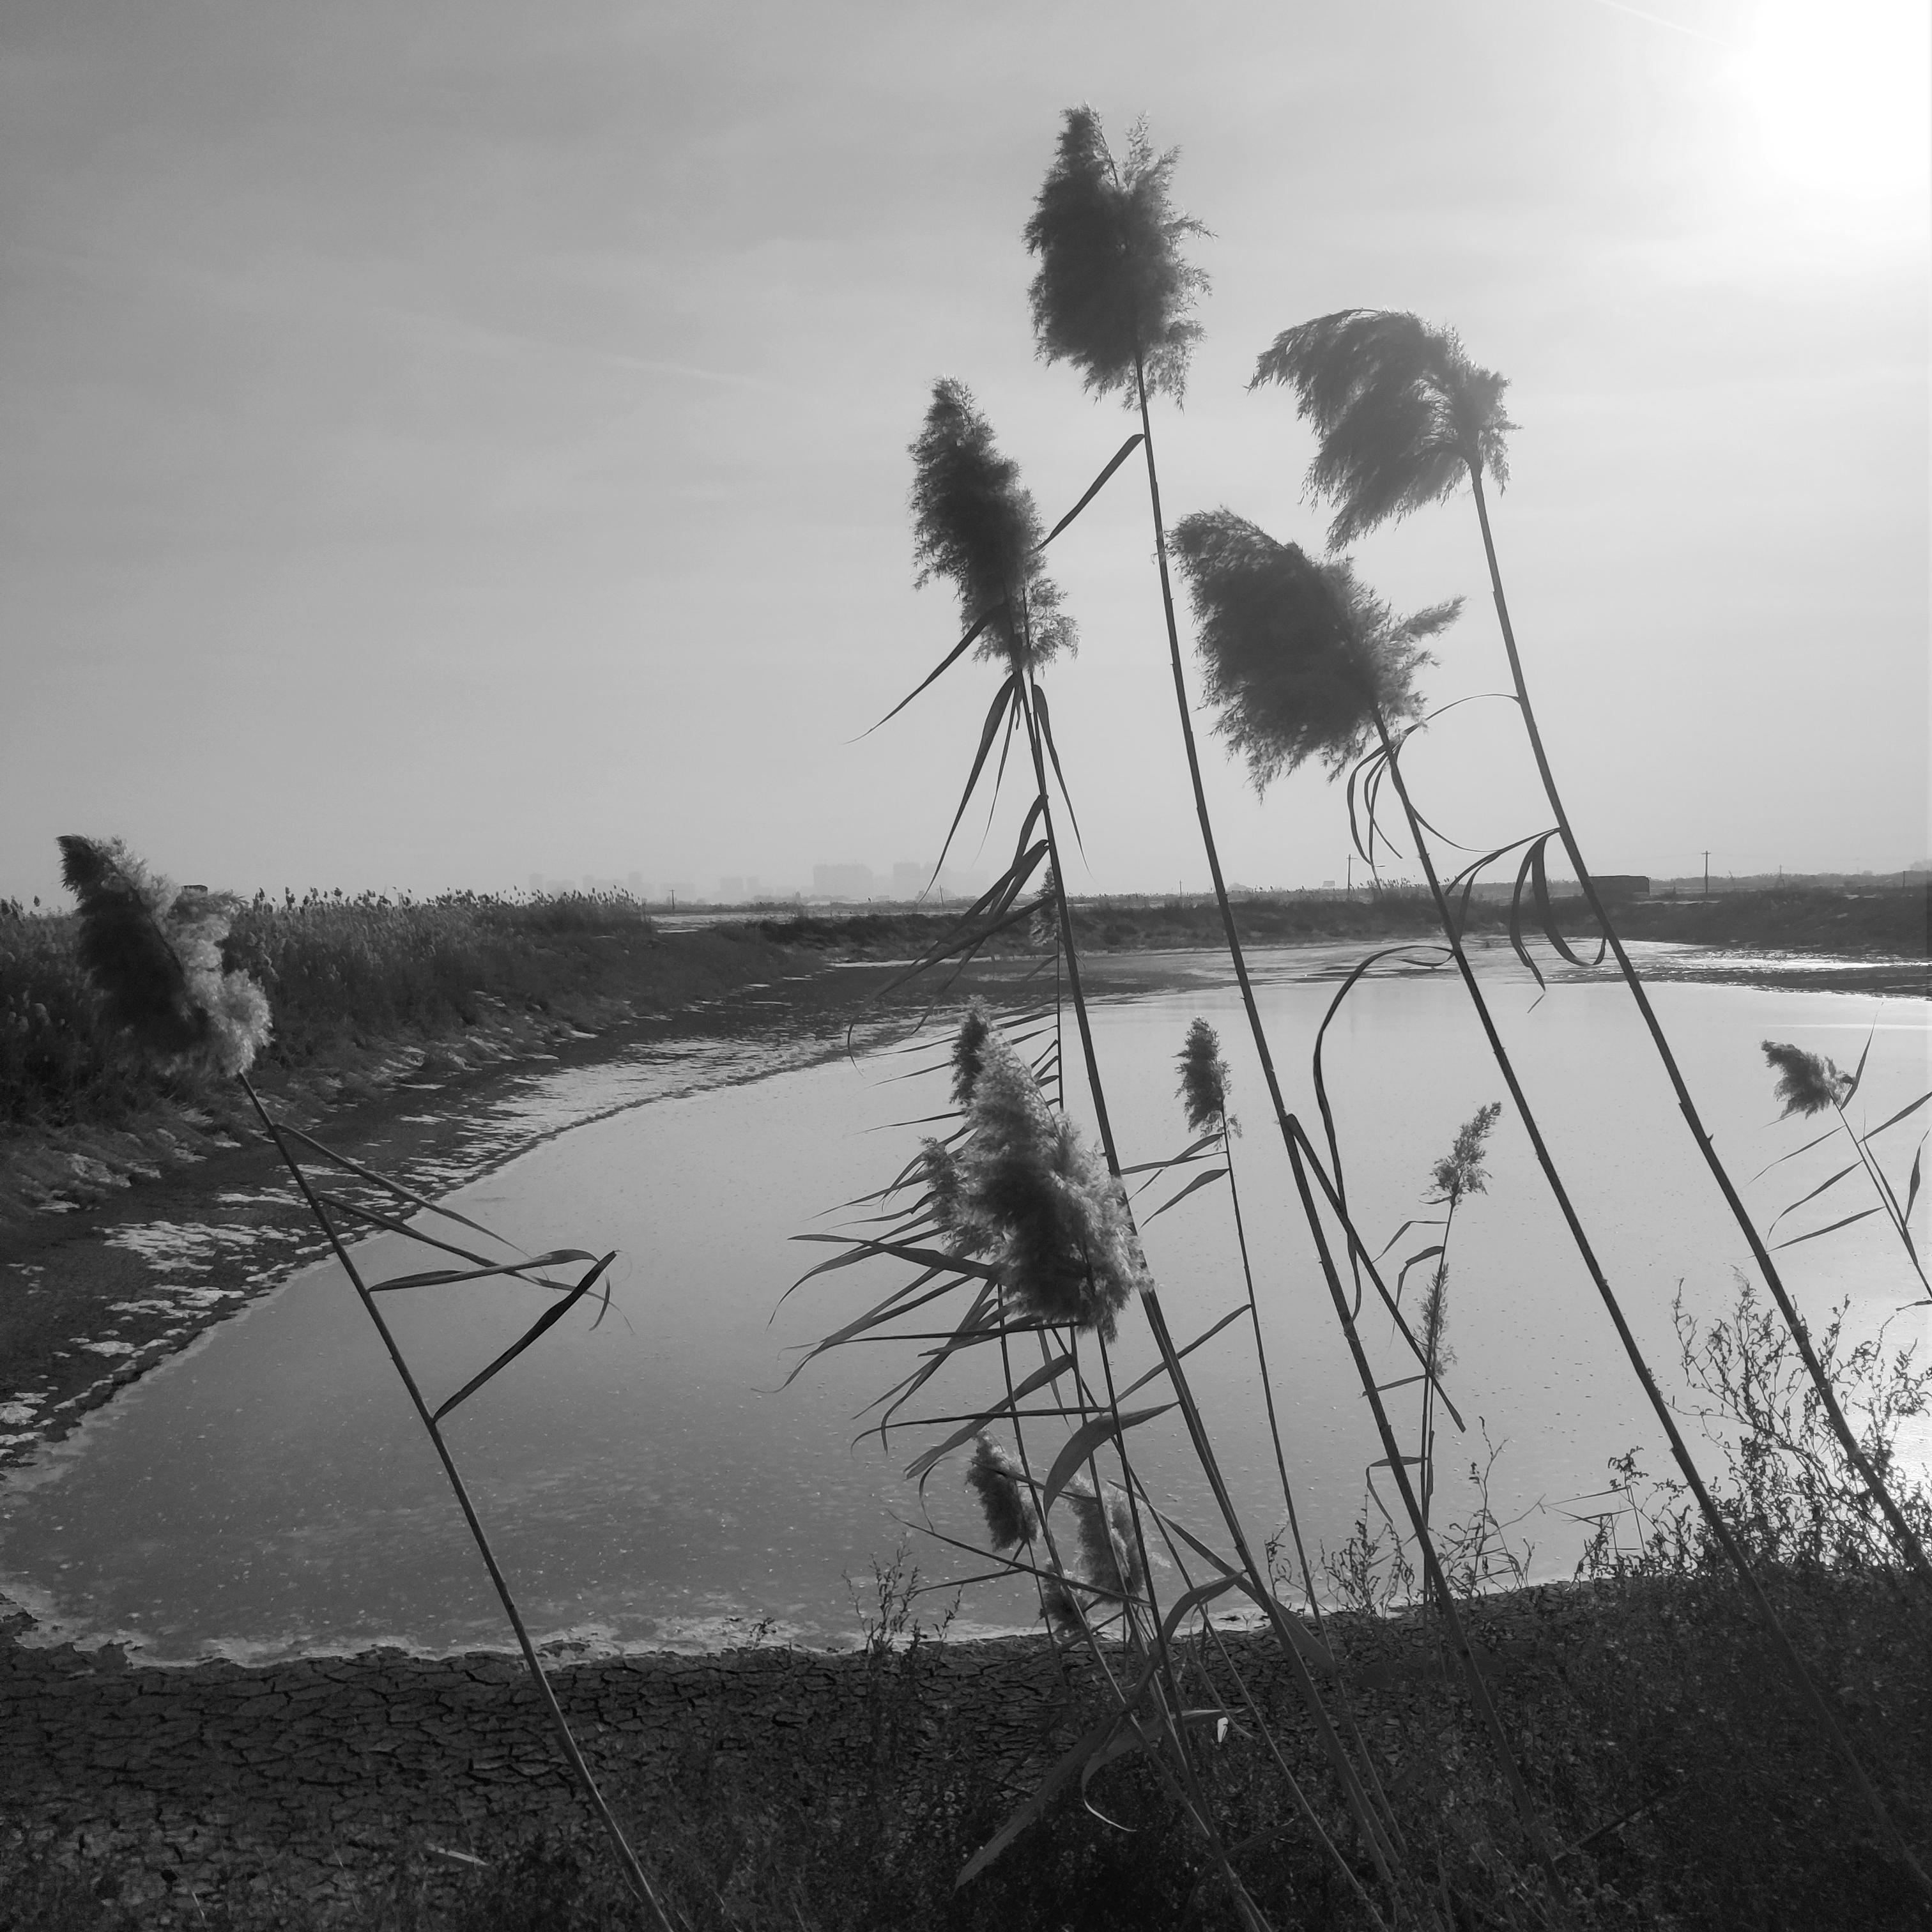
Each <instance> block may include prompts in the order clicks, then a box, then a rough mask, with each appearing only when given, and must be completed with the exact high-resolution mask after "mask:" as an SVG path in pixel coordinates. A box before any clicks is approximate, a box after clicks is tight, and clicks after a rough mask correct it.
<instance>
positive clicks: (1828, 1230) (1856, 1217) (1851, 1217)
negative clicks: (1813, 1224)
mask: <svg viewBox="0 0 1932 1932" xmlns="http://www.w3.org/2000/svg"><path fill="white" fill-rule="evenodd" d="M1880 1212H1882V1210H1880V1209H1879V1208H1861V1209H1860V1210H1859V1211H1858V1213H1857V1214H1847V1215H1846V1217H1845V1218H1844V1219H1843V1220H1842V1221H1834V1222H1833V1223H1832V1224H1831V1225H1830V1226H1829V1227H1825V1228H1814V1229H1812V1230H1811V1232H1810V1233H1809V1234H1808V1235H1793V1236H1792V1238H1790V1241H1780V1242H1779V1243H1778V1244H1777V1245H1778V1247H1781V1248H1795V1247H1797V1246H1798V1244H1799V1243H1800V1242H1801V1241H1817V1238H1819V1236H1820V1235H1835V1234H1836V1233H1837V1232H1838V1230H1839V1229H1841V1228H1849V1226H1851V1225H1852V1223H1853V1222H1854V1221H1862V1220H1864V1218H1865V1217H1866V1216H1867V1214H1879V1213H1880Z"/></svg>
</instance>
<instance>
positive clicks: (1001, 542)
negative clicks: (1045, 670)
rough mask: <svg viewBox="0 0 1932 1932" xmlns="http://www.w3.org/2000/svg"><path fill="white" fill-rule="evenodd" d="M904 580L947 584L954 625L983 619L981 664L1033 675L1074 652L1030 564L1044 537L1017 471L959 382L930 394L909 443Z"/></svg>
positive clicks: (1061, 616)
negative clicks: (909, 567)
mask: <svg viewBox="0 0 1932 1932" xmlns="http://www.w3.org/2000/svg"><path fill="white" fill-rule="evenodd" d="M912 458H913V485H912V499H911V500H912V512H913V559H914V560H915V561H916V562H917V564H918V565H919V574H918V576H917V577H916V578H915V579H914V580H913V581H914V583H915V585H916V587H918V588H920V589H923V588H924V587H925V586H926V585H927V584H928V583H930V582H931V581H932V580H933V578H934V577H946V578H948V579H949V580H950V581H951V583H952V584H953V588H954V589H956V590H957V591H958V592H959V611H960V616H961V617H962V620H963V621H964V622H966V623H968V624H969V625H970V624H974V623H978V622H980V621H981V620H982V619H984V622H985V628H984V629H983V631H981V632H980V642H979V643H978V645H977V654H978V655H980V656H981V657H986V658H998V657H1004V658H1006V659H1007V661H1009V662H1010V663H1011V664H1015V665H1020V664H1025V665H1026V666H1028V667H1030V668H1031V669H1033V670H1038V669H1039V667H1040V666H1041V665H1043V664H1046V662H1047V661H1048V660H1049V658H1053V657H1055V656H1057V655H1059V654H1060V653H1061V652H1063V651H1064V652H1066V653H1067V655H1068V656H1072V655H1073V652H1074V649H1075V648H1076V632H1075V628H1074V623H1073V618H1072V617H1071V616H1069V615H1068V614H1067V613H1066V612H1065V611H1064V610H1061V607H1060V588H1059V586H1058V585H1057V584H1056V583H1055V582H1054V580H1052V577H1049V576H1048V575H1047V574H1046V567H1045V566H1044V565H1043V564H1042V563H1041V562H1040V556H1039V550H1040V538H1042V537H1043V535H1045V534H1046V532H1045V529H1044V526H1043V525H1042V523H1041V522H1040V512H1039V511H1037V509H1036V508H1034V500H1033V493H1032V492H1031V490H1026V489H1025V488H1022V486H1021V484H1020V469H1019V464H1018V463H1016V462H1014V461H1013V459H1012V458H1010V457H1007V456H1002V455H1001V454H1000V452H999V451H998V449H997V448H995V446H994V443H993V431H992V425H991V424H989V422H987V420H986V418H985V417H984V416H982V415H981V414H980V411H979V410H978V408H977V406H976V405H975V404H974V401H973V392H972V391H971V389H968V388H967V386H966V385H965V383H956V382H954V381H953V380H952V379H951V378H950V377H941V379H940V380H939V381H938V382H937V383H935V384H934V385H933V386H932V404H931V405H930V407H929V408H928V409H927V410H926V422H925V425H924V426H923V427H922V428H921V429H920V431H919V436H918V437H917V439H916V440H915V441H914V443H913V445H912Z"/></svg>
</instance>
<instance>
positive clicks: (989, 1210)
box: [956, 1034, 1147, 1341]
mask: <svg viewBox="0 0 1932 1932" xmlns="http://www.w3.org/2000/svg"><path fill="white" fill-rule="evenodd" d="M968 1121H969V1122H970V1124H971V1127H972V1134H971V1139H969V1141H968V1143H967V1145H966V1147H965V1150H964V1151H963V1152H962V1154H961V1155H960V1157H959V1175H960V1180H959V1194H958V1197H957V1198H958V1202H959V1206H958V1209H957V1214H956V1226H958V1227H959V1229H962V1230H963V1231H965V1232H967V1233H968V1237H969V1238H972V1239H975V1240H977V1241H980V1243H982V1244H983V1247H982V1250H981V1251H982V1252H983V1253H987V1254H988V1255H989V1256H990V1257H991V1259H992V1263H993V1265H994V1267H995V1270H996V1271H997V1272H998V1275H999V1277H1000V1278H1001V1281H1002V1282H1003V1283H1004V1285H1005V1286H1006V1288H1007V1292H1008V1293H1009V1294H1010V1295H1011V1296H1012V1297H1013V1300H1014V1301H1015V1303H1016V1304H1017V1305H1018V1307H1019V1308H1020V1309H1021V1310H1022V1311H1023V1312H1024V1313H1026V1314H1028V1315H1029V1316H1034V1317H1035V1318H1037V1319H1039V1320H1040V1321H1043V1322H1064V1323H1067V1324H1069V1325H1071V1326H1073V1327H1074V1328H1083V1329H1085V1328H1091V1329H1096V1330H1097V1331H1099V1332H1100V1334H1101V1335H1102V1336H1103V1337H1105V1338H1106V1340H1109V1341H1111V1340H1112V1339H1113V1335H1114V1331H1115V1322H1116V1319H1117V1318H1118V1316H1119V1313H1120V1311H1121V1309H1122V1308H1123V1307H1125V1306H1126V1304H1127V1301H1128V1299H1129V1298H1130V1296H1131V1295H1133V1293H1134V1292H1135V1291H1136V1289H1139V1288H1141V1287H1142V1286H1144V1285H1145V1283H1146V1280H1147V1265H1146V1263H1145V1262H1144V1261H1143V1260H1142V1258H1141V1253H1140V1247H1139V1242H1138V1241H1136V1239H1135V1238H1134V1234H1133V1229H1132V1227H1131V1226H1130V1223H1129V1222H1128V1220H1127V1211H1126V1205H1125V1203H1124V1201H1123V1199H1122V1197H1121V1190H1120V1185H1119V1184H1118V1182H1117V1181H1115V1179H1114V1178H1113V1177H1112V1175H1110V1174H1109V1172H1107V1169H1106V1164H1105V1163H1103V1161H1102V1160H1100V1159H1099V1157H1097V1155H1096V1154H1094V1151H1092V1150H1091V1148H1088V1147H1087V1146H1086V1145H1085V1144H1084V1143H1083V1142H1082V1139H1081V1136H1080V1130H1079V1128H1078V1127H1076V1126H1075V1125H1074V1124H1073V1122H1072V1121H1070V1120H1067V1118H1065V1117H1064V1116H1063V1115H1056V1114H1055V1112H1053V1111H1052V1109H1051V1108H1050V1107H1049V1106H1048V1105H1047V1103H1046V1097H1045V1096H1044V1095H1043V1094H1042V1093H1041V1092H1040V1083H1039V1082H1038V1081H1037V1080H1036V1079H1034V1074H1033V1071H1032V1070H1031V1068H1030V1067H1028V1066H1027V1065H1026V1064H1025V1061H1022V1059H1021V1058H1020V1057H1019V1055H1018V1054H1017V1053H1016V1052H1014V1050H1013V1048H1012V1047H1011V1046H1010V1045H1009V1044H1008V1043H1007V1041H1006V1040H1004V1038H1003V1037H1001V1035H999V1034H989V1036H988V1037H987V1038H986V1041H985V1043H984V1044H983V1046H982V1049H981V1064H980V1075H979V1078H978V1079H977V1082H975V1084H974V1088H973V1098H972V1102H971V1106H970V1107H969V1109H968Z"/></svg>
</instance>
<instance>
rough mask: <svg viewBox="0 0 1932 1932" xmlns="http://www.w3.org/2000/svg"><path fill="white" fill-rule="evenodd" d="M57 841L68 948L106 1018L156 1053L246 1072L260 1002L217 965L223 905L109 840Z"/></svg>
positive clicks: (265, 1019)
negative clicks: (72, 913)
mask: <svg viewBox="0 0 1932 1932" xmlns="http://www.w3.org/2000/svg"><path fill="white" fill-rule="evenodd" d="M59 842H60V849H61V879H62V883H64V884H65V886H66V887H67V889H68V891H70V892H72V893H73V894H74V898H75V900H76V901H77V904H78V908H79V911H80V938H79V941H78V944H77V948H76V950H77V953H78V955H79V957H80V963H81V966H82V968H83V970H84V971H86V974H87V975H88V977H89V980H92V983H93V984H94V986H95V989H97V990H98V992H99V993H100V995H101V1012H102V1015H103V1016H104V1018H105V1019H107V1022H108V1023H109V1024H110V1025H113V1026H117V1027H124V1028H126V1029H127V1031H128V1032H129V1033H130V1034H132V1035H133V1039H134V1041H135V1043H136V1045H137V1046H139V1047H140V1048H141V1049H142V1051H143V1052H147V1053H150V1054H152V1055H154V1056H155V1057H156V1058H159V1059H161V1060H164V1061H172V1062H176V1063H184V1062H188V1061H201V1062H202V1063H204V1064H205V1065H207V1066H208V1067H210V1068H211V1069H212V1070H214V1071H215V1072H217V1073H229V1074H234V1073H245V1072H246V1071H247V1070H248V1068H249V1067H251V1066H252V1065H253V1064H254V1059H255V1055H256V1054H257V1052H259V1051H260V1049H261V1048H262V1047H263V1045H264V1044H265V1043H266V1041H267V1040H268V1037H269V1025H270V1020H269V1001H268V996H267V995H266V994H265V993H264V992H263V991H262V989H261V988H260V986H257V985H256V983H255V982H254V980H251V978H250V977H248V974H245V973H240V972H225V971H223V968H222V964H221V942H222V941H223V940H224V939H226V938H227V936H228V926H229V918H228V910H227V902H226V901H225V900H223V899H222V898H220V897H219V896H218V895H216V894H214V893H211V892H198V891H190V892H176V891H175V888H174V887H173V886H172V885H171V884H170V883H169V882H168V881H167V880H166V879H163V878H160V877H157V876H156V875H155V874H152V873H151V872H149V871H148V869H147V868H146V867H145V866H144V865H142V863H141V862H140V861H139V859H136V858H134V857H133V856H131V855H130V853H129V852H128V850H127V847H125V846H124V844H122V843H121V841H120V840H119V839H118V838H110V839H91V838H80V837H77V836H76V835H72V834H69V835H67V836H65V837H63V838H62V839H61V840H60V841H59Z"/></svg>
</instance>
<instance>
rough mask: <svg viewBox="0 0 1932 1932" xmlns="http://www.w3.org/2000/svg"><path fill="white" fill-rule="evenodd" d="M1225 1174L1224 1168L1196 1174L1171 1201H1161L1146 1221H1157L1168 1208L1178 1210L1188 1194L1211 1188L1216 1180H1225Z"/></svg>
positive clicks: (1226, 1173)
mask: <svg viewBox="0 0 1932 1932" xmlns="http://www.w3.org/2000/svg"><path fill="white" fill-rule="evenodd" d="M1227 1175H1228V1170H1227V1169H1226V1168H1225V1167H1215V1168H1210V1169H1208V1172H1206V1173H1205V1174H1197V1175H1196V1176H1195V1177H1194V1178H1193V1180H1192V1181H1190V1182H1189V1183H1188V1184H1187V1186H1186V1187H1184V1188H1183V1189H1182V1190H1181V1192H1180V1193H1178V1194H1177V1195H1175V1197H1174V1198H1173V1199H1172V1200H1171V1201H1163V1202H1162V1203H1161V1204H1160V1206H1159V1207H1158V1208H1156V1209H1155V1210H1154V1212H1153V1213H1152V1214H1150V1215H1149V1216H1148V1220H1150V1221H1158V1220H1160V1217H1162V1216H1163V1214H1166V1212H1167V1211H1168V1210H1169V1208H1178V1207H1179V1206H1180V1205H1181V1203H1182V1202H1184V1201H1185V1200H1186V1199H1187V1197H1188V1196H1190V1194H1193V1193H1195V1192H1196V1191H1197V1190H1199V1189H1201V1188H1203V1187H1212V1186H1213V1185H1214V1183H1215V1182H1216V1181H1225V1180H1226V1178H1227Z"/></svg>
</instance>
